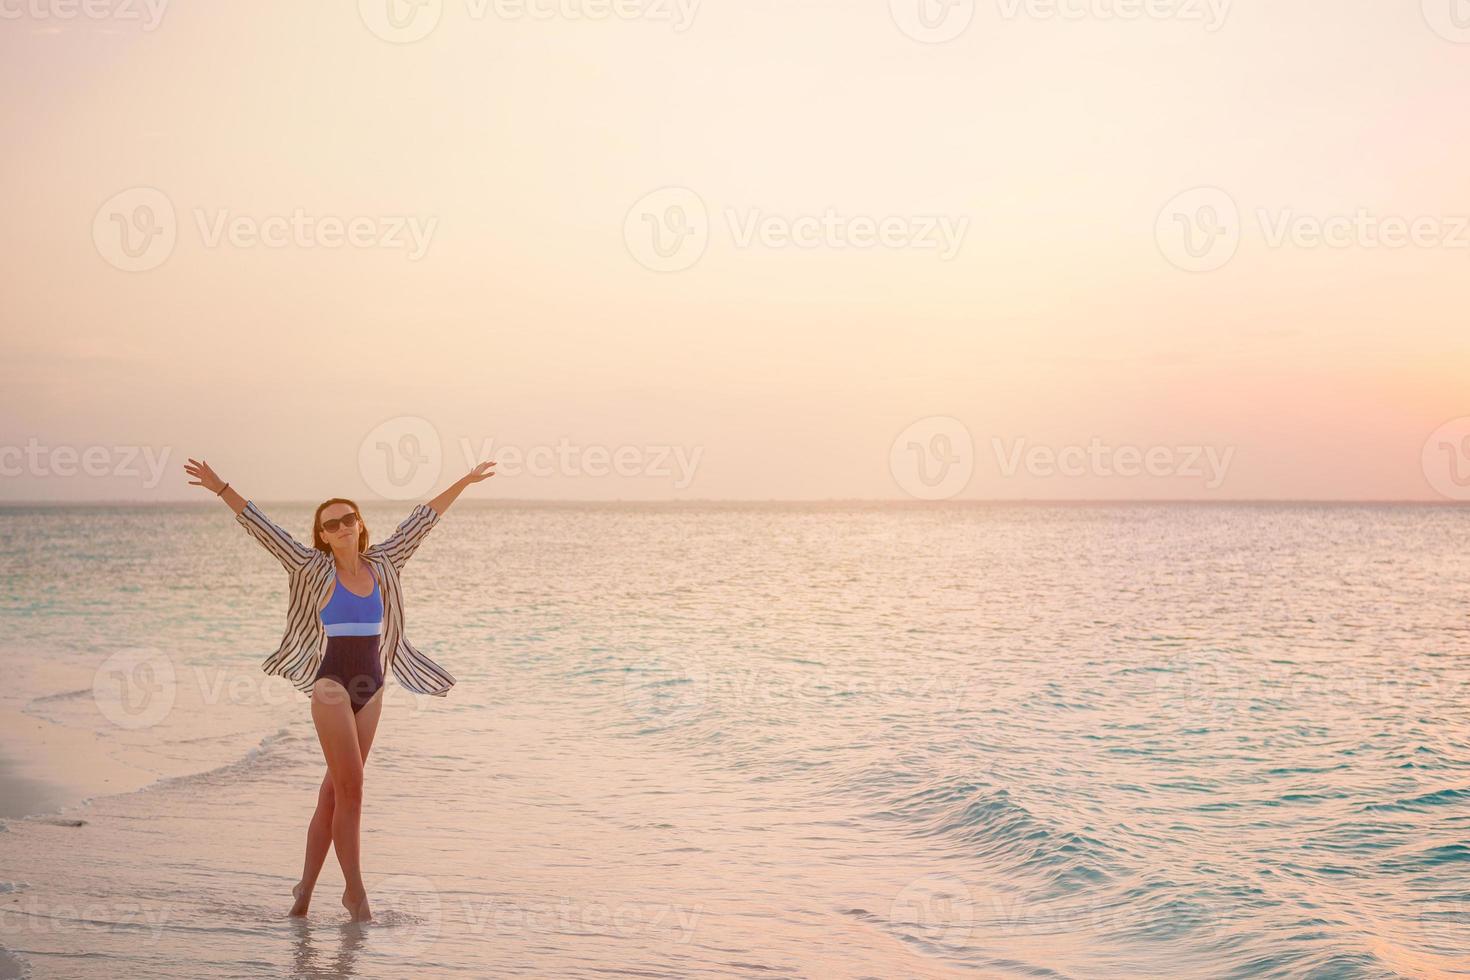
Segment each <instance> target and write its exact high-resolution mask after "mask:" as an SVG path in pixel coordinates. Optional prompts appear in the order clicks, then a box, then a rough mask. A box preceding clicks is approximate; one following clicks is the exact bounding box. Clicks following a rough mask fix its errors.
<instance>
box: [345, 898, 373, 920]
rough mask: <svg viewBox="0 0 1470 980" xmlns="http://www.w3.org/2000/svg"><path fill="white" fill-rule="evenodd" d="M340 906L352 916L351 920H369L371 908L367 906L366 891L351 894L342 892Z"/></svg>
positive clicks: (371, 913) (371, 916)
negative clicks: (359, 893)
mask: <svg viewBox="0 0 1470 980" xmlns="http://www.w3.org/2000/svg"><path fill="white" fill-rule="evenodd" d="M342 907H343V908H345V909H346V910H347V914H348V915H350V916H351V917H352V921H353V922H371V921H372V918H373V910H372V909H370V908H368V897H367V892H363V893H362V894H361V895H353V894H351V893H350V892H343V893H342Z"/></svg>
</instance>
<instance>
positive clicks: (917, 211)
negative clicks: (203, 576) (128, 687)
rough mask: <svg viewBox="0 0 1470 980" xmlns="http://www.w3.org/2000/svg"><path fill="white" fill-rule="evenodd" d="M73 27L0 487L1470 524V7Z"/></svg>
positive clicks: (13, 360) (258, 14) (102, 13)
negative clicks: (1273, 506) (1181, 513)
mask: <svg viewBox="0 0 1470 980" xmlns="http://www.w3.org/2000/svg"><path fill="white" fill-rule="evenodd" d="M90 2H91V3H92V4H93V6H91V7H88V8H86V9H88V10H90V11H91V14H90V15H88V14H83V13H80V12H79V8H78V7H77V6H76V4H75V3H69V2H68V0H0V78H3V82H4V87H5V91H6V92H7V93H8V97H7V98H6V99H4V100H3V101H0V125H3V131H4V133H5V134H6V139H5V144H6V146H5V152H4V153H3V154H0V180H3V183H4V186H5V187H6V189H7V195H6V196H7V203H8V207H7V214H6V220H5V221H4V222H0V263H3V266H4V268H5V269H6V272H7V275H6V277H5V288H4V291H3V299H0V304H3V305H0V319H3V324H4V331H3V341H0V345H3V346H0V355H3V356H0V377H3V384H0V406H3V407H0V448H3V450H4V452H5V453H6V455H4V456H3V457H0V463H3V464H4V467H5V468H4V475H3V479H0V500H58V501H64V500H106V499H127V500H176V499H184V500H187V499H205V498H204V495H203V492H202V491H201V490H200V489H199V488H197V487H191V486H188V485H187V483H186V480H187V478H186V477H185V476H184V474H183V468H182V467H183V464H184V462H185V459H186V457H189V456H195V457H203V458H205V459H208V460H209V461H210V462H211V464H212V465H213V466H214V467H215V469H216V470H218V471H219V473H220V474H221V476H223V477H224V478H225V479H228V480H230V481H231V482H232V483H233V484H234V485H235V486H236V487H237V488H240V489H242V492H244V493H246V495H247V496H251V497H256V498H259V499H261V500H283V499H293V500H319V499H322V498H324V497H326V496H330V495H337V494H342V495H347V496H356V497H359V498H361V499H364V500H369V499H375V498H379V497H385V496H388V497H405V498H406V497H411V496H414V495H417V494H419V493H421V492H423V495H424V496H429V495H431V494H429V493H427V492H426V491H421V490H420V489H419V488H418V487H417V486H409V485H408V483H405V480H408V482H409V483H412V482H414V481H417V482H418V483H420V484H422V485H423V486H424V487H425V488H426V489H433V488H434V487H436V486H437V487H442V486H443V485H444V484H445V483H447V482H449V480H451V479H452V478H453V477H455V476H458V475H459V474H460V473H461V472H463V471H464V470H465V469H468V467H469V466H470V464H471V463H472V462H473V461H474V457H475V456H476V455H477V454H476V452H475V450H476V449H479V448H488V449H489V450H490V451H489V452H488V453H485V454H480V455H482V457H483V456H484V455H488V456H492V457H493V456H495V455H497V454H498V452H500V451H503V450H505V449H506V448H509V449H510V450H511V452H512V459H514V458H515V454H516V453H520V454H521V457H522V458H523V459H526V460H530V461H532V462H526V463H525V465H521V466H520V467H519V468H518V471H516V470H517V467H515V466H510V467H507V471H506V473H505V474H504V475H503V478H500V477H498V478H497V479H496V480H495V481H493V483H492V485H491V488H488V489H483V490H477V491H476V494H477V495H496V496H501V497H513V498H536V499H599V500H603V499H696V498H738V499H762V500H764V499H771V498H777V499H821V498H895V499H909V498H910V497H912V496H919V497H925V496H928V497H949V496H954V497H957V498H958V499H988V498H1044V499H1064V498H1084V499H1097V498H1107V499H1112V498H1149V499H1160V498H1167V499H1173V498H1203V499H1256V498H1291V499H1301V498H1313V499H1422V500H1436V499H1444V497H1445V496H1446V495H1450V496H1453V495H1455V494H1456V492H1457V491H1456V489H1455V488H1460V489H1464V490H1465V494H1466V495H1467V496H1470V438H1467V437H1470V423H1467V422H1459V423H1456V422H1455V421H1454V420H1463V419H1464V418H1465V417H1466V416H1470V386H1467V384H1466V381H1467V377H1470V330H1467V314H1466V311H1467V303H1466V290H1467V286H1470V229H1467V228H1466V226H1465V225H1466V220H1465V217H1464V216H1466V215H1470V181H1467V179H1466V163H1465V161H1466V160H1467V159H1470V128H1467V127H1466V126H1465V124H1464V120H1465V95H1466V92H1470V43H1465V42H1470V10H1460V11H1459V14H1460V15H1461V18H1462V19H1461V20H1455V19H1454V17H1453V15H1454V14H1455V13H1456V10H1455V8H1454V7H1453V6H1452V4H1455V3H1461V4H1462V0H1442V6H1443V9H1441V0H1424V3H1423V5H1422V7H1421V3H1420V2H1419V0H1413V2H1405V3H1393V4H1390V3H1382V2H1376V0H1303V2H1298V3H1268V2H1264V0H1255V2H1251V3H1244V2H1242V3H1236V4H1233V5H1232V4H1228V3H1224V2H1223V0H1150V2H1149V3H1148V4H1144V3H1142V2H1141V0H1140V2H1138V3H1137V4H1136V5H1135V8H1134V9H1143V10H1145V11H1152V12H1153V14H1152V15H1145V16H1142V17H1137V18H1131V19H1123V18H1121V17H1119V16H1109V15H1110V14H1116V13H1117V12H1118V11H1119V10H1126V9H1129V2H1128V0H1121V6H1120V4H1119V3H1118V2H1115V0H1095V2H1094V0H1070V2H1068V0H1063V2H1061V3H1060V6H1059V7H1058V5H1057V4H1048V3H1045V2H1043V0H1032V2H1023V0H981V2H978V3H973V4H971V3H968V0H953V2H952V3H950V4H948V5H946V4H944V3H940V2H938V0H922V2H923V3H925V7H923V8H920V7H918V4H919V3H920V2H921V0H863V2H854V0H847V2H843V3H837V2H832V0H811V2H793V0H740V2H728V0H721V2H716V0H705V2H703V3H698V2H695V0H682V2H676V0H618V2H617V3H616V4H614V3H612V2H611V0H607V2H599V0H586V2H581V3H579V2H574V0H501V2H499V3H495V2H490V0H425V2H424V4H423V5H422V6H420V7H413V6H410V5H408V4H406V3H404V2H403V0H363V2H362V3H360V4H354V3H351V2H348V0H340V2H335V3H331V4H302V3H290V2H286V0H258V2H255V3H251V4H178V5H176V6H174V5H165V4H164V0H152V3H153V5H152V6H151V7H150V6H149V5H148V4H147V3H145V2H144V0H128V2H126V3H123V2H121V0H90ZM389 3H392V4H393V6H392V7H389V6H388V4H389ZM533 14H534V16H533ZM593 15H600V16H593ZM134 18H139V19H134ZM415 18H418V19H415ZM155 20H156V23H155V22H154V21H155ZM1461 23H1463V24H1464V25H1465V26H1464V27H1463V28H1461V27H1460V26H1459V25H1460V24H1461ZM421 32H422V33H423V36H422V37H418V38H417V39H414V36H415V35H417V34H418V33H421ZM950 35H953V36H950ZM1196 188H1210V189H1212V190H1206V191H1195V190H1194V189H1196ZM655 192H660V193H655ZM1189 192H1192V193H1189ZM650 195H652V196H650ZM1181 195H1182V196H1181ZM160 200H162V201H163V202H164V204H163V205H162V206H161V207H160V206H159V201H160ZM149 207H151V208H153V210H152V211H151V212H150V211H148V210H147V208H149ZM1232 207H1233V208H1234V209H1235V211H1234V213H1232V212H1231V210H1230V209H1231V208H1232ZM169 209H171V211H172V216H171V217H170V215H168V214H167V213H166V211H167V210H169ZM1181 215H1182V216H1181ZM1337 218H1349V219H1352V221H1351V222H1350V226H1349V224H1345V223H1343V222H1341V221H1339V222H1337V223H1334V222H1333V220H1332V219H1337ZM1395 223H1397V226H1398V227H1397V233H1398V235H1399V238H1403V233H1404V230H1405V229H1412V231H1413V234H1412V236H1411V237H1412V238H1413V240H1412V241H1409V242H1408V243H1407V244H1400V245H1399V246H1398V247H1389V246H1387V245H1385V244H1384V241H1385V240H1390V241H1392V240H1394V236H1395V234H1396V225H1395ZM1211 229H1216V230H1217V231H1218V232H1219V234H1216V235H1215V236H1214V237H1210V235H1209V232H1210V230H1211ZM1324 230H1325V232H1326V233H1327V235H1328V237H1329V238H1330V239H1332V240H1333V242H1334V244H1323V243H1322V242H1321V241H1320V240H1319V239H1320V237H1321V236H1320V235H1319V234H1318V233H1319V232H1322V231H1324ZM262 235H263V236H265V237H267V238H271V237H272V236H280V237H275V238H274V239H273V241H275V244H264V243H262V242H261V240H260V238H261V236H262ZM1283 236H1284V237H1283ZM348 238H351V240H347V239H348ZM125 239H126V240H125ZM1447 424H1448V427H1447V428H1444V429H1442V428H1441V427H1444V426H1446V425H1447ZM1437 430H1438V431H1440V433H1441V435H1440V436H1437V437H1435V440H1432V439H1431V435H1432V434H1434V433H1436V431H1437ZM1436 440H1437V441H1436ZM28 446H29V447H30V449H29V450H28V449H27V447H28ZM1426 446H1428V449H1427V450H1426ZM58 447H70V448H71V451H73V452H75V453H76V454H78V455H82V454H85V453H87V452H88V451H90V452H91V454H92V455H91V457H90V459H91V461H92V463H91V465H90V467H89V469H90V472H83V471H82V468H79V467H76V466H75V465H72V466H70V467H69V465H68V460H69V459H70V458H71V457H70V456H69V455H68V454H67V452H66V451H63V450H60V449H58ZM1089 447H1091V448H1090V449H1089ZM1120 447H1132V450H1130V451H1135V450H1136V453H1137V456H1138V457H1140V458H1143V457H1146V456H1147V454H1148V453H1150V452H1152V453H1153V455H1152V457H1151V458H1152V463H1151V464H1150V465H1151V469H1149V470H1148V471H1147V472H1141V473H1139V475H1128V474H1129V473H1131V472H1133V470H1136V469H1137V468H1138V467H1136V466H1135V467H1133V469H1131V470H1130V468H1129V463H1130V458H1129V456H1128V453H1127V452H1125V453H1124V455H1123V457H1121V458H1120V457H1119V456H1118V454H1117V453H1118V450H1119V448H1120ZM620 453H621V455H619V454H620ZM538 454H539V456H538ZM1048 454H1051V455H1050V456H1049V455H1048ZM1457 454H1458V455H1457ZM604 456H605V457H606V459H604V458H603V457H604ZM1053 457H1057V458H1061V459H1063V460H1065V461H1067V462H1066V466H1064V467H1062V468H1061V469H1059V468H1058V467H1057V466H1055V465H1050V464H1048V462H1047V460H1048V459H1049V458H1053ZM1462 457H1463V458H1462ZM148 459H153V460H157V461H159V465H160V466H161V468H162V469H161V473H158V474H155V473H152V472H150V471H149V465H148V463H147V460H148ZM537 459H539V460H540V461H541V462H540V463H539V464H537V463H534V461H535V460H537ZM553 459H554V460H555V461H554V462H551V460H553ZM1211 459H1213V460H1214V464H1213V466H1214V470H1213V475H1212V470H1211V464H1209V462H1208V461H1209V460H1211ZM1191 460H1193V462H1191ZM1434 460H1441V461H1442V463H1443V466H1445V467H1448V469H1447V470H1446V471H1445V472H1434V468H1435V465H1439V464H1435V463H1433V461H1434ZM600 461H601V462H600ZM1427 461H1428V462H1427ZM1461 464H1463V470H1462V469H1460V465H1461ZM538 466H539V468H538ZM619 467H621V470H620V471H619ZM1062 470H1065V472H1064V471H1062ZM1120 470H1122V471H1124V472H1123V473H1121V474H1120V472H1119V471H1120ZM410 477H411V479H410ZM1447 481H1448V482H1447ZM1437 488H1438V489H1437ZM1446 488H1448V489H1446Z"/></svg>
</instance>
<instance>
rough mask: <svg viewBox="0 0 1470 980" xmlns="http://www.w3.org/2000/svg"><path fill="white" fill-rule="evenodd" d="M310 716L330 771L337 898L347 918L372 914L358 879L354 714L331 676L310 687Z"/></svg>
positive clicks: (358, 768) (358, 758) (358, 754)
mask: <svg viewBox="0 0 1470 980" xmlns="http://www.w3.org/2000/svg"><path fill="white" fill-rule="evenodd" d="M311 718H312V721H314V722H315V723H316V734H317V740H318V741H320V742H321V746H322V755H323V756H325V757H326V760H327V772H328V774H329V775H330V776H331V777H332V793H333V797H334V799H333V807H332V844H333V845H334V846H335V847H336V850H337V863H338V864H340V865H341V866H342V879H343V880H344V881H345V882H346V883H347V888H346V890H345V891H344V892H343V893H342V904H343V906H345V907H346V909H347V911H348V912H349V913H350V914H351V916H352V919H353V921H360V920H363V919H370V918H372V911H371V910H370V909H369V908H368V903H367V888H366V887H365V886H364V885H363V883H362V860H361V838H360V831H361V828H362V748H361V746H360V745H359V744H358V741H357V719H356V718H354V717H353V714H352V703H351V702H350V701H349V700H348V699H347V692H346V690H345V689H344V688H343V687H342V685H340V684H338V683H337V682H336V681H333V680H328V679H327V678H322V679H320V680H318V681H317V682H316V686H315V687H314V688H313V689H312V692H311Z"/></svg>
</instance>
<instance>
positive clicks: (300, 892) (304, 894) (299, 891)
mask: <svg viewBox="0 0 1470 980" xmlns="http://www.w3.org/2000/svg"><path fill="white" fill-rule="evenodd" d="M301 886H302V882H299V881H298V882H297V883H296V884H294V885H292V886H291V897H292V898H294V899H296V904H295V905H292V906H291V914H292V915H305V914H306V909H307V907H308V906H309V905H311V892H309V891H306V890H305V889H303V888H302V887H301Z"/></svg>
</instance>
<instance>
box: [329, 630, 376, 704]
mask: <svg viewBox="0 0 1470 980" xmlns="http://www.w3.org/2000/svg"><path fill="white" fill-rule="evenodd" d="M379 639H380V637H377V636H329V637H327V652H326V654H325V655H324V656H323V657H322V666H321V669H320V670H318V671H317V672H316V679H317V680H321V679H322V678H323V677H325V678H327V679H328V680H334V681H336V682H337V683H338V684H341V685H342V686H343V687H345V688H346V689H347V696H348V697H350V698H351V699H352V713H353V714H357V713H358V712H359V711H361V710H362V708H363V705H365V704H367V703H368V702H369V701H371V700H372V697H373V695H374V694H377V693H378V688H380V687H382V686H383V662H382V659H381V658H380V657H379V656H378V640H379Z"/></svg>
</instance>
